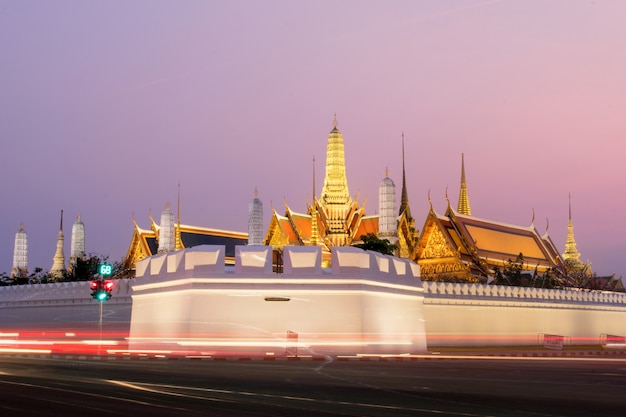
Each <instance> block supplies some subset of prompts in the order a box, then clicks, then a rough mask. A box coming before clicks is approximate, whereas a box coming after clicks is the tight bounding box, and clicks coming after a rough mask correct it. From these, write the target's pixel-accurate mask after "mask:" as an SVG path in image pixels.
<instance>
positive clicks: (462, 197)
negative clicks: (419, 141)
mask: <svg viewBox="0 0 626 417" xmlns="http://www.w3.org/2000/svg"><path fill="white" fill-rule="evenodd" d="M457 211H458V212H459V213H460V214H465V215H466V216H471V215H472V209H470V203H469V197H468V196H467V183H466V182H465V154H463V153H462V154H461V192H460V194H459V207H458V209H457Z"/></svg>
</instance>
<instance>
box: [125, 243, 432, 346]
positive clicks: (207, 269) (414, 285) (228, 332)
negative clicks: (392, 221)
mask: <svg viewBox="0 0 626 417" xmlns="http://www.w3.org/2000/svg"><path fill="white" fill-rule="evenodd" d="M192 249H193V250H191V249H189V250H185V251H180V252H175V253H171V254H168V255H161V256H160V257H153V258H152V259H151V260H147V261H145V262H143V263H139V264H138V266H137V270H138V274H139V275H140V276H138V278H136V282H135V285H134V293H133V313H132V319H131V333H130V348H131V349H138V350H142V349H148V350H169V349H176V350H180V349H181V348H187V349H189V350H190V351H195V352H200V353H203V354H218V353H229V352H233V351H247V350H253V351H256V352H260V353H267V352H271V353H273V354H281V353H285V352H286V350H287V349H289V348H293V347H297V348H298V349H300V353H302V352H304V351H306V352H308V353H318V354H319V353H342V352H345V353H353V354H354V353H417V352H424V351H425V350H426V338H425V333H424V320H423V314H422V308H421V307H422V299H423V297H422V286H421V281H420V279H419V273H418V271H419V268H418V267H417V265H416V264H414V263H410V262H408V261H406V260H399V259H397V258H391V257H386V256H383V255H380V254H376V253H371V252H364V251H362V250H360V249H356V248H338V249H336V250H335V252H334V259H333V269H332V271H323V270H322V268H321V251H320V249H319V248H315V247H293V248H285V261H284V272H283V273H282V274H275V273H273V272H272V269H271V256H272V248H271V247H264V246H256V247H238V248H237V257H236V264H235V267H234V269H231V270H226V269H225V268H224V264H223V247H221V246H206V247H196V248H192ZM296 334H297V337H296Z"/></svg>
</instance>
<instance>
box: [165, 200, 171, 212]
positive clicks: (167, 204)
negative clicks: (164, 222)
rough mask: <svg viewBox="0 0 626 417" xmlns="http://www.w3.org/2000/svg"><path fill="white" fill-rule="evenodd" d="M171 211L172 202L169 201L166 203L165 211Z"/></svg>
mask: <svg viewBox="0 0 626 417" xmlns="http://www.w3.org/2000/svg"><path fill="white" fill-rule="evenodd" d="M169 209H170V202H169V201H168V202H167V203H165V210H169Z"/></svg>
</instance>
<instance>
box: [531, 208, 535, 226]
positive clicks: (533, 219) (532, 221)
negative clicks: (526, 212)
mask: <svg viewBox="0 0 626 417" xmlns="http://www.w3.org/2000/svg"><path fill="white" fill-rule="evenodd" d="M532 210H533V218H532V219H531V220H530V225H531V226H532V225H533V224H535V209H534V208H533V209H532Z"/></svg>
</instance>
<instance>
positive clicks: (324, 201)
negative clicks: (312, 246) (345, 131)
mask: <svg viewBox="0 0 626 417" xmlns="http://www.w3.org/2000/svg"><path fill="white" fill-rule="evenodd" d="M320 204H321V205H322V207H323V209H324V211H325V212H326V214H327V219H328V235H329V238H330V240H331V243H332V244H333V245H334V246H344V245H345V244H346V238H347V237H348V234H347V232H346V227H345V223H346V220H347V217H348V213H349V211H350V206H351V205H352V198H351V197H350V191H349V190H348V180H347V177H346V162H345V154H344V145H343V136H342V135H341V132H340V131H339V130H338V129H337V117H336V116H335V119H334V121H333V130H331V131H330V133H329V134H328V145H327V147H326V176H325V177H324V186H323V188H322V194H321V196H320Z"/></svg>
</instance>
